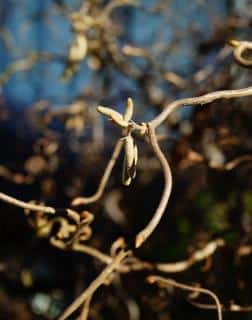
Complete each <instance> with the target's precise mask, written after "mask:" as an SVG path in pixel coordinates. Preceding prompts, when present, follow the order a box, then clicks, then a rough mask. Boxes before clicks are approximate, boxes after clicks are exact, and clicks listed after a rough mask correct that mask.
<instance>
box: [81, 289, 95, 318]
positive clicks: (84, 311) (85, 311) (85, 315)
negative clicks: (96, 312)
mask: <svg viewBox="0 0 252 320" xmlns="http://www.w3.org/2000/svg"><path fill="white" fill-rule="evenodd" d="M91 300H92V295H90V296H89V297H88V298H87V300H86V302H85V303H84V305H83V308H82V311H81V315H80V318H79V320H87V319H88V313H89V309H90V303H91Z"/></svg>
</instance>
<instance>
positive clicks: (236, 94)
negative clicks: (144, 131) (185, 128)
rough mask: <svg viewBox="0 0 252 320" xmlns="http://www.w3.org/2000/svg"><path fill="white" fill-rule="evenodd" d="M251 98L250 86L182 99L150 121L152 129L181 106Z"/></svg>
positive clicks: (251, 90) (171, 104) (170, 104)
mask: <svg viewBox="0 0 252 320" xmlns="http://www.w3.org/2000/svg"><path fill="white" fill-rule="evenodd" d="M247 96H252V86H251V87H248V88H244V89H237V90H223V91H215V92H211V93H207V94H205V95H203V96H199V97H194V98H184V99H179V100H175V101H173V102H171V103H169V104H168V105H167V106H166V107H165V108H164V110H163V111H162V112H161V113H160V114H159V115H158V116H157V117H156V118H154V119H153V120H151V121H150V124H151V126H152V127H153V129H155V128H157V127H158V126H160V125H161V124H162V123H163V122H164V121H165V120H166V118H167V117H168V116H169V115H170V114H171V113H172V112H173V111H175V110H177V109H179V108H180V107H183V106H193V105H204V104H207V103H211V102H213V101H216V100H220V99H233V98H242V97H247Z"/></svg>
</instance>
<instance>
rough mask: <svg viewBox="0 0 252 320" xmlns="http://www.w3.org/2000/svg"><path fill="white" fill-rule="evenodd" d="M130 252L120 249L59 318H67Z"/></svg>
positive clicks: (62, 319) (60, 319)
mask: <svg viewBox="0 0 252 320" xmlns="http://www.w3.org/2000/svg"><path fill="white" fill-rule="evenodd" d="M129 253H130V251H124V250H122V251H120V252H119V253H118V255H117V256H116V257H115V258H114V259H113V261H112V262H111V263H110V264H109V265H108V266H107V267H106V268H105V269H104V270H103V271H102V272H101V273H100V274H99V276H98V277H97V278H96V279H95V280H94V281H93V282H91V284H90V285H89V286H88V288H87V289H86V290H85V291H84V292H83V293H82V294H81V295H80V296H79V297H78V298H77V299H76V300H74V302H73V303H72V304H70V306H69V307H68V308H67V309H66V310H65V311H64V312H63V314H62V315H61V316H60V318H59V320H65V319H67V318H68V317H69V316H70V315H71V314H72V313H73V312H74V311H75V310H77V309H78V308H79V307H80V306H81V305H82V304H83V303H84V302H85V301H86V300H87V299H88V298H89V297H90V296H92V295H93V294H94V293H95V291H96V290H97V289H98V288H99V287H100V286H101V285H103V284H104V283H105V282H106V280H107V278H108V277H109V276H110V275H111V274H112V272H113V271H114V270H116V269H118V268H119V266H120V264H121V262H122V260H123V259H124V258H125V257H126V256H127V255H128V254H129Z"/></svg>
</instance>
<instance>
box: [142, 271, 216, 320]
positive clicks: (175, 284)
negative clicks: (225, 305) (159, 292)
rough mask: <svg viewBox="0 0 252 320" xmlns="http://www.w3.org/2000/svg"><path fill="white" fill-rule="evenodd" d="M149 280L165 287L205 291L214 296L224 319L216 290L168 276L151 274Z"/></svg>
mask: <svg viewBox="0 0 252 320" xmlns="http://www.w3.org/2000/svg"><path fill="white" fill-rule="evenodd" d="M147 281H148V282H149V283H151V284H153V283H157V284H158V285H160V286H162V287H163V286H165V287H168V286H172V287H175V288H179V289H182V290H185V291H190V292H198V293H203V294H206V295H208V296H210V297H212V298H213V299H214V301H215V304H216V308H217V313H218V320H222V311H221V308H222V306H221V303H220V300H219V298H218V297H217V295H216V294H215V293H214V292H212V291H210V290H208V289H204V288H198V287H193V286H189V285H187V284H183V283H179V282H177V281H175V280H173V279H166V278H163V277H160V276H155V275H151V276H149V277H148V278H147Z"/></svg>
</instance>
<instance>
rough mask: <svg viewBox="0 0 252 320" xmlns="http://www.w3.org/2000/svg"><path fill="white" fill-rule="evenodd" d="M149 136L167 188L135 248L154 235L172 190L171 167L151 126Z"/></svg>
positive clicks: (137, 239) (149, 126)
mask: <svg viewBox="0 0 252 320" xmlns="http://www.w3.org/2000/svg"><path fill="white" fill-rule="evenodd" d="M148 134H149V138H150V144H151V146H152V148H153V151H154V153H155V155H156V157H157V158H158V160H159V162H160V164H161V166H162V170H163V173H164V179H165V186H164V190H163V194H162V197H161V200H160V203H159V205H158V208H157V209H156V211H155V213H154V215H153V217H152V219H151V220H150V222H149V223H148V224H147V226H146V227H145V228H144V229H143V230H142V231H141V232H139V233H138V234H137V236H136V239H135V246H136V248H138V247H140V246H141V245H142V244H143V243H144V241H145V240H146V239H147V238H148V237H149V236H150V235H151V234H152V232H153V231H154V230H155V229H156V227H157V225H158V223H159V221H160V220H161V218H162V216H163V213H164V211H165V209H166V206H167V203H168V200H169V198H170V194H171V189H172V174H171V168H170V165H169V163H168V161H167V159H166V157H165V156H164V154H163V152H162V150H161V149H160V147H159V144H158V141H157V137H156V134H155V130H154V128H153V126H152V125H151V124H148Z"/></svg>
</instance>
